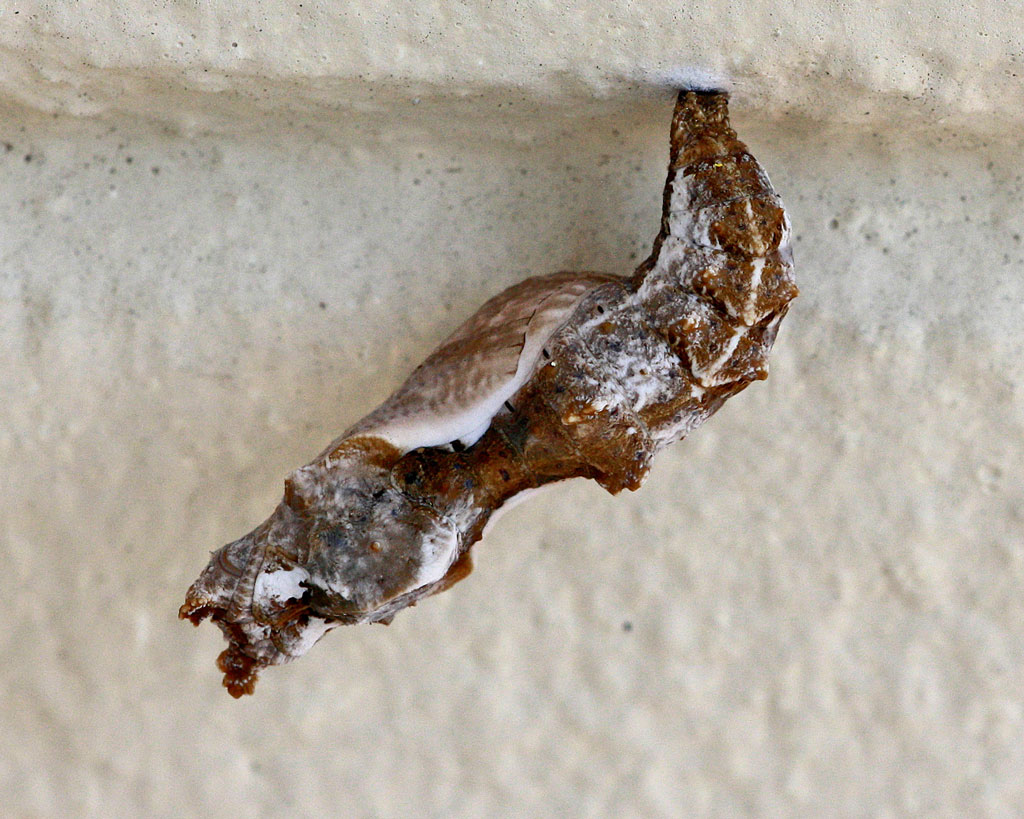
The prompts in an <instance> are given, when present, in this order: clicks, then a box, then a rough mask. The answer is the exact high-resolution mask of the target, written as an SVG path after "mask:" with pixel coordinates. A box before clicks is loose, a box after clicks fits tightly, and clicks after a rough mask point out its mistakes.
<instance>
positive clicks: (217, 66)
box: [0, 0, 1024, 817]
mask: <svg viewBox="0 0 1024 819" xmlns="http://www.w3.org/2000/svg"><path fill="white" fill-rule="evenodd" d="M1022 37H1024V24H1022V23H1021V20H1020V16H1019V11H1015V10H1014V4H1011V3H995V2H987V3H986V2H982V3H975V4H971V5H968V6H967V7H965V8H958V9H956V10H955V12H954V11H953V10H950V11H948V12H947V11H946V4H941V3H932V2H911V3H905V2H904V3H870V4H869V3H841V2H834V3H818V4H798V5H796V6H795V7H793V8H782V7H779V6H778V4H769V3H763V2H750V3H746V4H741V3H726V2H719V3H705V4H701V5H697V6H685V5H683V4H671V3H663V2H653V0H638V1H637V2H624V1H623V2H595V3H582V2H581V3H575V4H565V3H547V2H519V3H514V2H500V3H482V2H474V3H462V2H459V3H456V2H449V1H447V0H446V1H445V2H433V3H393V4H381V3H371V2H369V1H368V0H364V1H363V2H352V3H347V4H343V3H326V2H314V1H313V0H303V2H301V3H298V2H248V3H240V2H229V1H228V0H221V2H217V3H195V2H184V0H177V2H164V3H160V4H143V3H127V2H126V3H121V4H113V3H100V2H95V3H85V2H83V3H74V4H70V3H57V2H32V1H31V0H27V1H26V2H19V1H18V0H8V2H5V3H3V4H0V114H2V116H0V192H2V196H0V491H2V496H3V499H4V502H3V504H2V505H0V559H2V560H3V565H4V578H5V579H4V582H3V585H2V587H3V594H4V604H3V607H2V612H3V613H2V614H0V646H2V650H3V656H4V662H3V664H2V665H0V692H2V704H0V794H2V800H3V808H2V810H0V813H3V814H4V815H5V816H6V815H10V816H47V817H48V816H57V815H73V816H102V817H107V816H138V815H145V816H196V815H204V816H212V817H228V816H270V815H274V816H279V815H303V816H321V815H334V816H346V817H348V816H351V817H397V816H417V817H419V816H425V817H479V816H510V817H511V816H587V817H606V816H614V817H621V816H642V817H678V816H851V817H853V816H892V817H897V816H920V815H932V816H967V815H969V816H1012V815H1015V814H1016V813H1017V811H1018V810H1019V808H1020V805H1021V804H1024V396H1022V391H1024V322H1022V320H1021V319H1022V308H1024V238H1022V237H1024V162H1022V158H1021V157H1022V148H1024V133H1022V130H1021V126H1022V124H1024V106H1022V100H1024V81H1022V78H1021V77H1022V72H1024V47H1022ZM694 66H699V67H700V68H701V69H703V70H705V71H707V72H709V73H711V74H715V75H719V76H727V77H729V78H730V79H731V80H732V81H733V83H734V88H735V95H734V105H733V108H734V120H735V123H736V125H737V128H738V130H739V131H740V133H741V136H743V137H744V139H745V140H746V141H747V142H748V143H749V145H750V146H751V148H752V150H753V151H754V153H755V154H756V155H757V156H758V158H759V159H760V160H761V161H762V163H763V164H764V165H765V166H766V167H767V169H768V170H769V172H770V173H771V175H772V178H773V181H774V182H775V184H776V187H777V188H778V189H779V191H780V193H781V194H782V195H783V197H784V199H785V201H786V203H787V205H788V207H789V210H790V215H791V219H792V223H793V225H794V239H795V252H796V261H797V265H798V267H797V275H798V281H799V283H800V286H801V289H802V295H801V297H800V298H799V299H798V300H797V302H796V303H795V304H794V307H793V310H792V311H791V313H790V316H789V317H788V319H787V321H786V323H785V324H784V326H783V330H782V333H781V335H780V339H779V342H778V344H777V347H776V351H775V355H774V358H773V368H772V375H771V377H770V378H769V380H768V381H767V382H764V383H759V384H756V385H754V386H752V387H751V388H750V389H749V390H748V391H747V392H745V393H743V394H742V395H741V396H739V397H737V398H735V399H734V400H733V401H731V402H730V403H729V404H728V405H727V406H726V407H725V408H724V409H723V410H722V411H721V412H720V413H719V415H717V416H716V417H715V418H714V419H713V420H712V421H711V422H709V423H708V424H707V426H706V427H705V428H703V429H701V430H699V431H698V432H696V433H695V434H694V435H693V436H692V437H691V438H690V439H688V440H686V441H685V442H682V443H680V444H677V445H675V446H674V447H672V448H671V449H669V450H668V451H666V452H665V453H663V454H662V455H661V456H660V459H659V460H658V462H657V463H656V465H655V469H654V470H653V472H652V474H651V476H650V477H649V479H648V481H647V483H646V485H645V486H644V487H643V489H642V490H640V491H639V492H637V493H635V494H630V493H625V494H624V495H623V496H620V497H614V498H613V497H611V496H609V495H607V494H605V493H604V492H603V491H602V490H600V489H599V488H598V487H597V486H596V485H593V484H588V483H584V482H573V483H568V484H564V485H560V486H558V487H556V488H554V489H552V490H550V491H549V492H548V493H547V494H544V495H542V496H540V497H539V498H537V499H535V500H533V501H532V502H530V503H526V504H524V505H522V506H520V507H517V508H516V509H515V510H514V511H511V512H509V513H508V515H506V516H505V517H504V518H503V519H502V521H501V523H499V524H498V525H497V526H496V527H495V528H494V529H493V531H492V532H491V533H489V535H488V538H487V539H486V540H485V541H484V542H482V543H480V544H478V545H477V546H476V547H475V555H476V570H475V572H474V573H473V575H472V576H471V577H470V578H469V579H468V580H466V581H465V582H463V583H461V584H459V585H458V586H457V587H455V588H454V589H453V590H451V591H449V592H447V593H446V594H444V595H441V596H438V597H434V598H431V599H429V600H427V601H424V602H423V603H422V604H421V605H419V606H418V607H417V608H415V609H413V610H410V611H407V612H403V613H401V614H400V615H399V616H398V617H397V618H396V620H395V622H394V624H393V625H391V626H390V628H386V629H385V628H379V627H376V626H372V627H371V626H368V627H354V628H348V629H340V630H336V631H335V632H333V633H331V634H330V635H329V636H328V637H327V638H325V639H324V640H323V642H321V643H320V644H319V645H318V646H316V647H315V648H314V649H313V650H312V651H311V652H310V654H309V655H308V656H307V657H305V658H303V659H302V660H301V661H299V662H297V663H295V664H293V665H289V666H284V667H281V668H276V669H271V670H269V671H267V672H266V673H265V674H264V675H263V679H262V680H261V682H260V685H259V686H258V688H257V691H256V695H255V696H254V697H251V698H247V699H244V700H239V701H235V700H232V699H231V698H230V697H229V696H228V695H227V694H226V693H225V692H224V690H223V689H222V688H221V687H220V679H219V677H220V675H219V674H218V673H217V671H216V669H215V668H214V665H213V660H214V658H215V657H216V655H217V653H218V652H219V651H220V650H221V646H222V639H221V637H220V634H219V633H218V632H217V630H216V629H215V628H213V627H212V626H209V625H204V626H203V627H202V628H200V629H198V630H193V629H192V628H190V627H189V626H188V625H187V624H183V623H182V622H180V621H178V620H177V619H176V612H177V607H178V605H179V604H180V602H181V600H182V598H183V595H184V592H185V589H186V588H187V586H188V584H189V583H190V582H191V581H192V579H193V578H194V577H195V575H196V574H197V573H198V571H199V570H200V568H201V567H202V565H203V564H204V563H205V561H206V558H207V554H208V551H209V550H211V549H213V548H215V547H217V546H219V545H221V544H223V543H224V542H226V541H228V540H231V539H233V538H235V537H237V536H238V535H240V534H241V533H243V532H245V531H247V530H248V529H249V528H251V527H252V526H253V525H254V524H256V523H258V522H259V521H260V520H262V519H263V518H264V517H265V516H266V514H267V513H268V512H269V511H270V510H271V509H272V508H273V505H274V504H275V503H276V501H277V499H278V497H279V495H280V491H281V481H282V478H283V477H284V475H285V474H286V473H287V472H288V471H289V470H290V469H292V468H294V467H295V466H298V465H300V464H302V463H304V462H306V461H307V460H308V459H309V458H310V457H312V456H313V455H314V454H315V453H316V452H317V451H319V449H320V448H321V447H322V446H323V445H324V444H326V443H327V442H328V441H329V440H330V439H331V438H332V437H333V436H334V435H335V434H337V433H338V432H340V431H341V430H342V429H343V428H344V427H345V426H347V425H348V424H349V423H350V422H351V421H353V420H354V419H355V418H357V417H358V416H359V415H360V414H362V413H364V412H365V411H367V410H369V409H370V408H372V407H373V406H374V405H375V404H376V403H377V402H379V401H380V399H381V398H383V397H384V395H386V393H387V392H388V391H389V390H390V389H391V388H393V387H394V386H396V385H397V384H398V383H399V382H400V381H401V379H402V378H403V377H404V375H405V374H406V373H407V372H408V371H409V370H410V369H411V368H412V367H413V366H414V365H415V364H416V363H417V362H418V361H419V360H420V359H421V358H422V357H423V355H424V353H425V352H426V351H427V350H429V349H430V347H431V346H432V345H433V344H436V343H437V342H438V341H440V340H441V339H442V338H443V337H444V336H445V335H446V333H448V332H450V331H451V330H452V329H453V328H454V327H455V326H456V325H457V324H458V323H459V322H460V321H461V319H462V318H464V317H466V316H467V315H468V314H469V313H470V312H471V311H472V310H473V309H474V308H475V307H476V306H478V305H479V304H480V303H481V302H482V301H483V300H484V299H485V298H487V297H489V296H490V295H493V294H494V293H496V292H498V291H499V290H501V289H502V288H504V287H506V286H508V285H510V284H512V283H514V282H516V281H519V280H521V279H523V278H525V277H526V276H528V275H532V274H535V273H543V272H548V271H554V270H559V269H574V268H575V269H597V270H607V271H611V272H618V273H625V272H628V271H629V270H631V269H632V267H633V266H634V265H635V264H636V263H637V261H638V260H639V259H641V258H643V257H644V256H645V255H646V253H647V252H648V249H649V244H650V241H651V239H652V237H653V235H654V233H655V231H656V228H657V221H658V214H659V209H660V206H661V188H662V184H663V181H664V168H665V162H666V156H667V126H668V120H669V116H670V109H671V95H670V93H669V92H668V91H667V90H665V88H664V86H665V85H666V84H669V83H671V82H672V79H673V78H674V77H678V76H681V74H680V69H685V68H692V67H694Z"/></svg>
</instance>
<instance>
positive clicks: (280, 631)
mask: <svg viewBox="0 0 1024 819" xmlns="http://www.w3.org/2000/svg"><path fill="white" fill-rule="evenodd" d="M670 157H671V158H670V162H669V171H668V180H667V182H666V185H665V194H664V206H663V212H662V218H661V230H660V232H659V234H658V237H657V238H656V239H655V242H654V249H653V251H652V253H651V255H650V257H649V258H648V259H647V260H646V261H644V262H643V263H642V264H641V265H640V266H639V267H638V268H637V270H636V271H635V272H634V273H633V275H632V276H629V277H621V276H614V275H608V274H604V273H555V274H553V275H548V276H539V277H536V278H531V279H527V280H526V281H524V282H522V283H520V284H517V285H515V286H514V287H511V288H509V289H508V290H506V291H505V292H503V293H501V294H499V295H497V296H495V297H494V298H492V299H491V300H490V301H488V302H487V303H486V304H484V305H483V307H481V308H480V310H479V311H477V313H476V314H475V315H474V316H473V317H472V318H470V319H469V320H468V321H467V322H466V323H465V324H464V325H462V327H460V328H459V329H458V330H457V331H456V332H455V333H454V334H453V335H452V336H451V337H450V338H448V340H446V341H445V342H444V343H443V344H442V345H441V346H440V347H439V348H438V349H437V350H435V351H434V352H433V353H432V354H431V355H430V356H429V357H428V358H427V359H426V361H424V362H423V363H422V364H421V365H420V366H419V367H418V368H417V369H416V370H415V371H414V372H413V373H412V375H411V376H410V377H409V378H408V380H407V381H406V382H405V383H404V384H403V385H402V386H401V387H399V389H398V390H397V391H396V392H395V393H394V394H393V395H391V397H390V398H388V399H387V400H386V401H385V402H384V403H383V404H382V405H381V406H380V407H378V408H377V409H376V410H374V411H373V412H371V413H370V414H369V415H368V416H366V417H365V418H363V419H362V420H361V421H359V422H357V423H356V424H355V425H354V426H352V427H351V428H350V429H349V430H348V431H347V432H345V433H344V434H342V435H341V437H339V438H337V439H336V440H335V441H333V442H332V443H331V444H330V445H329V446H328V447H327V448H326V449H325V450H324V451H323V452H321V453H320V455H318V456H317V457H316V458H315V459H314V460H313V461H312V462H311V463H310V464H308V465H307V466H303V467H301V468H300V469H297V470H295V471H294V472H293V473H292V474H291V475H290V476H289V477H288V478H287V479H286V480H285V491H284V499H283V500H282V501H281V503H280V504H279V505H278V507H277V509H276V510H275V511H274V513H273V514H272V515H271V516H270V517H269V518H268V519H267V520H266V521H265V522H264V523H263V524H261V525H260V526H259V527H257V528H256V529H254V530H253V531H252V532H250V533H249V534H247V535H245V536H244V537H242V538H240V539H239V540H236V541H234V542H233V543H229V544H228V545H226V546H224V547H223V548H221V549H220V550H218V551H217V552H215V553H214V554H213V557H212V558H211V560H210V563H209V565H208V566H207V567H206V569H205V570H204V571H203V573H202V575H200V577H199V579H198V580H196V582H195V583H193V584H192V587H191V588H190V589H189V591H188V595H187V597H186V600H185V604H184V605H183V606H182V607H181V609H180V612H179V614H180V616H181V617H183V618H188V619H189V620H191V621H192V622H193V623H195V624H197V625H198V624H199V623H200V622H201V621H202V620H203V619H204V618H206V617H210V618H211V619H212V620H213V621H214V622H215V623H217V625H218V626H220V628H221V630H222V631H223V632H224V635H225V637H226V638H227V640H228V644H229V645H228V648H227V649H226V650H225V651H224V652H223V653H222V654H221V655H220V657H219V659H218V665H219V667H220V669H221V670H222V671H223V672H224V685H225V687H227V689H228V691H229V692H230V693H231V694H232V695H233V696H235V697H239V696H241V695H242V694H250V693H252V691H253V687H254V686H255V684H256V679H257V675H258V674H259V672H260V670H261V669H263V668H264V667H266V666H270V665H278V664H280V663H285V662H288V661H289V660H293V659H295V658H296V657H299V656H301V655H303V654H305V653H306V652H307V651H308V650H309V649H310V648H311V647H312V646H313V644H314V643H316V642H317V640H319V639H320V637H322V636H323V635H324V634H325V633H326V632H327V631H329V630H330V629H332V628H334V627H335V626H338V625H345V624H353V623H388V622H390V621H391V619H392V618H393V617H394V616H395V613H396V612H398V611H399V610H401V609H403V608H405V607H406V606H409V605H410V604H412V603H414V602H416V601H417V600H419V599H420V598H423V597H426V596H428V595H431V594H436V593H437V592H440V591H444V590H445V589H448V588H449V587H451V586H452V585H453V584H455V583H457V582H458V581H459V580H461V579H462V578H464V577H465V576H466V575H467V574H468V573H469V571H470V569H471V562H470V551H469V550H470V547H471V546H472V545H473V544H474V543H475V542H476V541H477V540H479V539H480V538H481V537H482V535H483V532H484V528H485V526H486V524H487V523H488V520H489V519H490V518H491V516H492V515H493V514H494V513H495V512H496V511H497V510H498V509H500V508H501V507H502V505H503V504H506V503H507V502H508V501H509V500H511V499H512V498H515V497H516V496H517V495H521V494H522V493H523V492H526V491H528V490H530V489H534V488H537V487H540V486H544V485H545V484H549V483H553V482H555V481H561V480H565V479H567V478H577V477H581V478H592V479H594V480H595V481H597V482H598V483H599V484H600V485H601V486H603V487H604V488H605V489H607V490H608V491H609V492H611V493H613V494H614V493H617V492H619V491H621V490H622V489H631V490H635V489H638V488H639V487H640V485H641V483H642V482H643V480H644V478H645V476H646V475H647V472H648V470H649V468H650V464H651V460H652V459H653V457H654V455H655V454H656V453H657V452H658V451H659V450H660V449H662V448H663V447H665V446H667V445H668V444H671V443H672V442H674V441H678V440H680V439H681V438H683V437H684V436H685V435H687V434H688V433H689V432H690V431H692V430H693V429H696V428H697V427H698V426H700V424H701V423H703V422H704V421H705V420H706V419H707V418H708V417H709V416H711V414H712V413H714V412H715V411H716V410H717V409H718V408H719V407H720V406H722V404H723V403H724V402H725V400H726V399H727V398H729V397H730V396H732V395H735V394H736V393H738V392H739V391H740V390H742V389H744V388H745V387H746V386H747V385H748V384H749V383H750V382H751V381H756V380H758V379H763V378H765V377H767V374H768V365H767V358H768V353H769V351H770V350H771V347H772V344H773V342H774V341H775V336H776V333H777V332H778V328H779V323H780V322H781V320H782V318H783V316H784V315H785V314H786V310H787V308H788V305H789V302H790V301H791V300H792V299H793V298H795V297H796V295H797V288H796V285H795V284H794V281H793V274H792V252H791V250H790V242H789V237H790V226H789V220H788V218H787V216H786V213H785V211H784V210H783V206H782V202H781V201H780V199H779V197H778V196H777V195H776V193H775V190H774V189H773V188H772V185H771V182H769V180H768V176H767V175H766V174H765V172H764V170H763V169H762V168H761V166H760V165H759V164H758V162H757V160H756V159H754V157H753V156H751V155H750V153H749V152H748V151H747V148H746V146H745V145H744V144H743V143H742V142H740V141H739V140H738V139H737V137H736V133H735V131H733V129H732V128H731V126H730V125H729V115H728V95H727V94H726V93H725V92H722V91H708V90H684V91H681V92H680V93H679V95H678V99H677V102H676V107H675V113H674V116H673V118H672V127H671V154H670Z"/></svg>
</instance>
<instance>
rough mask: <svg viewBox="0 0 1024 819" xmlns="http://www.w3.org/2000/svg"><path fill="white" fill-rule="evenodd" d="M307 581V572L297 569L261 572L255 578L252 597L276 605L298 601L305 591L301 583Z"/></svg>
mask: <svg viewBox="0 0 1024 819" xmlns="http://www.w3.org/2000/svg"><path fill="white" fill-rule="evenodd" d="M308 580H309V572H307V571H306V570H305V569H302V568H298V567H296V568H294V569H277V570H276V571H272V572H263V573H262V574H260V575H259V576H258V577H257V578H256V583H255V585H254V586H253V597H254V598H258V599H260V600H269V601H270V602H272V603H276V604H281V603H286V602H287V601H289V600H298V599H299V598H301V597H302V595H303V594H305V591H306V588H305V587H304V586H303V585H302V583H303V582H304V581H308Z"/></svg>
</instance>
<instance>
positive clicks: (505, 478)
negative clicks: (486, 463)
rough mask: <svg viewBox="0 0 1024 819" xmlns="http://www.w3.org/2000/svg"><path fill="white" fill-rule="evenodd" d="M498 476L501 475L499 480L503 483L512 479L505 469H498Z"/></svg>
mask: <svg viewBox="0 0 1024 819" xmlns="http://www.w3.org/2000/svg"><path fill="white" fill-rule="evenodd" d="M498 474H499V475H501V479H502V480H503V481H508V480H511V479H512V476H511V475H509V474H508V470H507V469H499V470H498Z"/></svg>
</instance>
